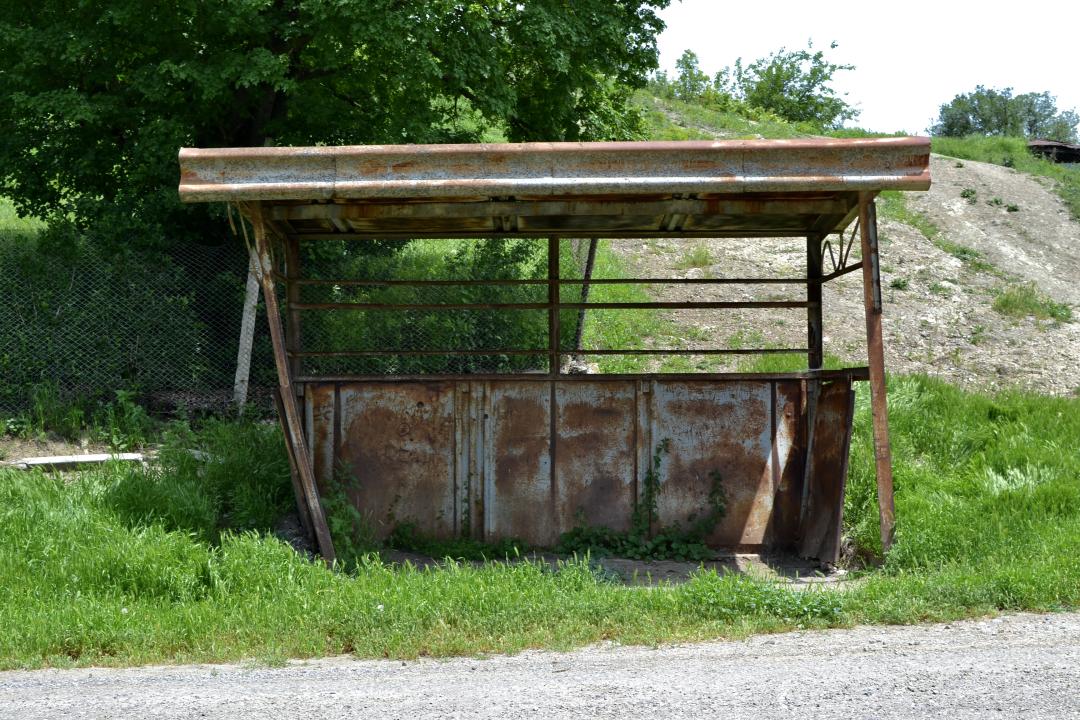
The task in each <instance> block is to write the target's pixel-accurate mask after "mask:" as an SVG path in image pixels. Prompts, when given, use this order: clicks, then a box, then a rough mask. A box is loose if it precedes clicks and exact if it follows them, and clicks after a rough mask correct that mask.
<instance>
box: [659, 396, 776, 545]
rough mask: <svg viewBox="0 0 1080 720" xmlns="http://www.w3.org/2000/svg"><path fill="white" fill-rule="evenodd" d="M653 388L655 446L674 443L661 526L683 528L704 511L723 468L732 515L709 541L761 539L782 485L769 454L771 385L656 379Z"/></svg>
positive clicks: (664, 467) (666, 462)
mask: <svg viewBox="0 0 1080 720" xmlns="http://www.w3.org/2000/svg"><path fill="white" fill-rule="evenodd" d="M652 393H653V401H652V409H653V416H652V418H651V424H652V436H653V445H654V446H656V445H659V444H660V443H661V442H663V441H664V440H668V442H669V452H668V454H667V455H666V456H665V457H664V458H663V459H662V462H661V465H660V485H661V489H660V492H659V495H658V499H657V520H658V522H659V524H660V525H661V526H668V525H683V526H685V525H686V524H687V523H688V522H689V521H691V520H692V518H694V517H697V516H700V514H701V512H702V509H703V508H704V507H705V501H706V500H707V498H708V495H709V490H710V488H711V485H712V479H711V475H712V473H714V472H719V473H720V477H721V478H722V482H723V485H724V490H725V493H726V495H727V513H726V514H725V516H724V518H723V519H722V520H721V522H720V524H719V526H718V527H717V528H716V530H715V531H714V533H713V535H712V537H710V538H708V540H709V541H710V542H711V543H714V544H717V545H726V546H743V545H758V544H760V543H761V542H762V540H763V538H764V537H765V529H766V527H767V526H768V519H769V515H770V513H771V511H772V496H773V492H774V489H775V484H776V483H775V481H774V478H773V475H774V473H773V467H774V466H773V464H772V463H771V458H770V455H771V449H772V437H771V434H772V433H771V429H772V417H773V407H772V405H773V399H772V384H771V383H760V382H759V383H755V382H737V383H720V384H716V383H695V382H678V383H671V382H664V381H656V382H654V383H653V388H652ZM642 472H643V474H644V470H643V471H642Z"/></svg>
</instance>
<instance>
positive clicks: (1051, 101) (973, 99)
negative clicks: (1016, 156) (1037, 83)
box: [930, 85, 1080, 143]
mask: <svg viewBox="0 0 1080 720" xmlns="http://www.w3.org/2000/svg"><path fill="white" fill-rule="evenodd" d="M1078 123H1080V116H1078V115H1077V114H1076V112H1075V111H1073V110H1064V111H1061V110H1058V107H1057V99H1056V98H1055V97H1054V96H1053V95H1051V94H1050V93H1049V92H1041V93H1033V92H1032V93H1024V94H1022V95H1015V96H1014V95H1013V91H1012V88H1004V89H1002V90H996V89H994V88H986V87H983V86H982V85H978V86H976V88H975V90H974V91H973V92H970V93H962V94H960V95H957V96H956V97H954V98H953V99H952V101H950V102H948V103H946V104H944V105H942V106H941V109H940V111H939V112H938V118H937V122H935V123H934V125H933V126H932V127H931V128H930V132H931V134H932V135H938V136H946V137H963V136H965V135H997V136H1003V137H1010V136H1011V137H1018V136H1022V137H1026V138H1029V139H1032V140H1034V139H1042V140H1057V141H1059V142H1066V143H1073V142H1076V140H1077V135H1076V128H1077V124H1078Z"/></svg>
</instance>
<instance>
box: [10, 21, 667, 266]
mask: <svg viewBox="0 0 1080 720" xmlns="http://www.w3.org/2000/svg"><path fill="white" fill-rule="evenodd" d="M666 5H667V0H616V1H615V2H612V1H611V0H577V1H576V2H574V3H573V4H572V5H568V4H567V3H565V2H563V0H530V2H526V3H512V2H495V3H486V4H477V3H472V4H463V3H458V2H451V1H450V0H436V1H434V2H429V3H425V4H424V5H423V10H422V12H421V11H420V10H419V8H418V7H417V6H415V5H414V4H410V3H400V2H397V1H396V0H345V1H338V0H305V1H304V2H300V1H299V0H288V1H286V2H280V3H265V2H250V1H245V2H235V3H197V2H180V3H177V2H164V1H163V0H149V1H148V2H144V1H142V0H140V1H139V2H133V1H132V0H109V1H108V2H103V3H87V4H82V5H78V6H72V5H71V3H68V2H61V1H59V0H43V1H41V2H28V1H27V0H11V1H10V2H6V3H4V4H3V5H0V39H2V44H3V46H4V49H5V52H4V53H3V54H2V55H0V126H2V127H3V128H4V133H3V136H2V137H0V167H3V171H0V194H3V195H8V196H10V197H12V198H14V200H15V201H16V206H17V208H18V209H19V211H20V213H22V214H33V215H36V216H40V217H50V218H57V217H71V218H73V219H74V220H75V221H76V222H77V223H79V224H80V226H86V225H89V224H93V225H94V226H95V227H96V228H97V229H98V231H99V232H100V233H102V234H103V235H107V236H108V238H111V240H112V242H114V243H119V242H120V239H125V240H126V241H127V243H135V244H140V245H146V244H149V245H152V246H161V245H168V244H171V243H175V242H177V241H179V240H180V239H182V238H192V237H196V238H204V239H205V238H209V237H212V236H215V235H220V233H221V227H222V226H221V222H220V218H219V217H217V218H215V217H213V213H215V212H216V213H219V212H220V210H210V209H208V208H206V207H201V206H200V207H186V208H185V207H182V206H181V205H180V204H179V202H178V200H177V197H176V151H177V149H178V148H180V147H185V146H197V147H220V146H261V145H265V144H274V145H314V144H322V143H326V144H360V143H403V142H443V141H460V140H478V139H480V138H482V137H485V136H490V135H491V134H492V132H494V133H495V134H500V135H505V136H506V137H508V138H509V139H510V140H513V141H518V140H529V139H533V140H584V139H618V138H624V137H632V136H634V135H635V134H636V132H637V129H636V124H635V121H634V119H633V117H631V115H632V113H628V112H627V100H628V98H629V93H630V88H632V87H634V86H639V85H641V84H643V82H644V77H645V73H646V72H648V71H649V70H651V69H653V68H654V67H655V66H656V55H657V49H656V36H657V34H658V33H659V31H660V30H661V29H662V27H663V23H662V21H661V20H660V19H659V17H658V16H657V14H656V11H657V10H658V9H661V8H663V7H665V6H666ZM148 18H149V19H152V21H148Z"/></svg>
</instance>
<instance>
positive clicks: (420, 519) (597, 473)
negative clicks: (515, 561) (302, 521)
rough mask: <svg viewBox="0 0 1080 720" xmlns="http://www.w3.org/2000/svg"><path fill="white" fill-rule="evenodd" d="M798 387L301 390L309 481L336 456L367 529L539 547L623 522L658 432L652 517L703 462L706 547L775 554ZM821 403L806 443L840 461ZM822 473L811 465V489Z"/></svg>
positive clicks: (678, 511) (792, 538)
mask: <svg viewBox="0 0 1080 720" xmlns="http://www.w3.org/2000/svg"><path fill="white" fill-rule="evenodd" d="M335 387H336V392H335ZM825 387H827V388H832V387H848V388H850V382H849V381H847V380H844V381H839V382H836V383H828V384H826V385H825ZM830 392H831V393H834V392H835V391H832V390H830ZM804 394H805V393H804V391H803V387H802V381H800V380H796V379H763V380H737V381H736V380H721V381H718V380H693V379H678V380H676V379H657V378H624V379H612V378H605V379H597V380H595V381H589V380H582V379H580V378H576V379H574V380H572V381H556V383H555V386H554V394H553V393H552V383H551V381H550V380H546V379H482V380H466V379H457V380H454V381H436V380H432V381H427V382H420V381H409V382H400V383H395V382H386V381H381V382H357V383H348V382H345V383H340V384H337V385H336V386H335V384H334V383H310V384H308V385H307V386H306V392H305V397H306V417H307V423H308V426H307V427H308V433H309V435H308V436H309V438H310V440H311V442H312V447H313V458H314V460H313V462H314V464H315V471H316V475H317V477H318V478H319V480H320V483H323V484H324V487H325V483H326V481H327V480H328V479H329V477H330V476H331V474H332V472H333V468H334V466H335V463H341V464H342V466H343V467H344V468H346V469H347V471H348V472H349V473H351V474H352V476H353V479H352V481H351V483H350V487H349V495H350V498H351V499H352V500H353V502H355V503H356V505H357V507H359V508H360V509H361V510H362V511H363V512H364V514H365V515H366V516H367V517H368V518H369V519H370V520H371V522H372V523H373V525H374V526H375V528H376V530H377V533H378V534H379V535H385V534H386V533H388V532H389V531H390V530H391V529H392V528H393V526H394V524H396V523H399V522H406V521H409V522H415V523H416V524H417V525H418V526H419V527H420V528H421V530H422V531H423V532H425V533H428V534H430V535H433V536H437V537H444V538H449V537H454V536H458V535H461V534H465V535H469V536H472V537H476V538H483V539H487V540H497V539H500V538H506V537H515V538H520V539H522V540H525V541H526V542H528V543H530V544H532V545H536V546H541V547H543V546H551V545H553V544H554V543H555V542H557V540H558V537H559V535H560V534H561V533H563V532H566V531H567V530H570V529H572V528H573V527H575V526H576V525H578V524H580V523H581V521H582V520H583V519H584V522H585V523H586V524H588V525H592V526H606V527H610V528H614V529H625V528H627V527H629V523H630V518H631V515H632V513H633V509H634V506H635V501H636V498H638V497H639V495H640V493H641V489H642V480H643V478H644V475H645V473H646V471H647V469H648V467H649V465H650V463H651V459H652V454H653V452H654V450H655V448H656V445H657V444H658V443H659V442H661V441H662V440H664V439H665V438H666V439H668V440H669V441H670V449H669V453H668V454H667V455H666V456H665V457H664V458H663V461H662V464H661V469H660V483H661V490H660V493H659V495H658V498H657V509H658V526H659V525H673V524H685V523H686V522H687V521H688V519H689V518H690V517H691V516H698V515H700V513H702V512H703V510H704V509H705V506H706V501H707V498H708V494H709V489H710V486H711V479H710V473H711V472H712V471H713V470H717V471H719V472H720V474H721V477H722V479H723V483H724V488H725V491H726V493H727V496H728V512H727V516H726V517H725V518H724V519H723V521H722V522H721V523H720V525H719V526H718V528H717V530H716V532H714V533H713V535H712V536H711V537H710V538H708V541H709V543H710V544H712V545H715V546H718V547H733V548H737V547H744V548H772V547H777V548H781V547H791V546H794V545H796V544H797V543H798V541H799V539H800V529H801V528H800V509H801V501H802V484H803V475H804V473H803V468H804V466H805V462H806V458H805V455H806V448H807V427H806V402H805V398H804ZM844 397H848V396H844ZM553 398H554V403H555V405H554V407H555V417H554V418H553V417H552V414H551V409H552V399H553ZM841 399H843V398H841ZM837 402H839V401H838V400H836V399H834V397H833V395H832V394H828V395H824V396H823V401H822V403H820V406H821V407H823V408H824V409H823V410H822V411H820V412H819V413H818V416H817V417H818V423H819V432H818V436H817V441H816V442H817V445H816V447H818V448H819V450H818V451H816V452H821V453H825V454H826V455H827V456H828V457H834V456H837V454H838V453H840V454H843V455H844V456H845V457H846V448H847V446H846V444H844V442H846V441H844V442H841V443H839V444H838V443H836V442H833V441H832V439H830V438H839V439H840V440H843V439H844V438H845V437H846V435H845V433H844V432H843V428H844V427H846V425H845V423H847V422H850V414H848V415H847V416H845V415H844V414H843V413H840V414H839V415H838V414H837V412H839V410H840V408H839V407H837V408H835V409H834V407H833V406H834V405H836V403H837ZM833 425H835V429H833ZM823 427H824V429H822V428H823ZM553 428H554V430H555V439H554V443H553V442H552V430H553ZM553 458H554V460H553ZM553 462H554V472H553V465H552V463H553ZM823 472H824V470H822V468H821V467H819V466H818V465H815V466H814V472H813V473H811V477H812V478H813V481H814V482H816V483H818V484H819V485H820V483H821V482H822V481H821V479H820V478H821V476H822V473H823ZM833 489H834V490H835V489H836V488H833ZM842 491H843V488H842V486H841V487H840V488H839V492H840V493H841V496H842ZM810 496H811V497H812V502H813V503H814V509H813V510H812V514H820V513H824V514H825V515H827V516H828V518H830V519H829V521H828V522H827V523H825V526H824V527H825V531H831V528H833V527H837V526H835V522H838V520H837V519H836V518H837V517H838V516H837V515H836V507H837V506H836V502H835V501H834V500H831V499H830V497H832V496H828V497H827V496H826V494H825V493H824V491H823V490H822V489H821V488H820V487H819V488H818V489H817V490H816V491H815V492H813V493H810ZM815 532H818V534H819V535H820V531H817V530H815ZM817 536H818V535H815V537H817ZM803 547H805V544H804V546H803ZM815 556H816V555H815Z"/></svg>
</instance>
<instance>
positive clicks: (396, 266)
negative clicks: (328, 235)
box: [304, 239, 580, 374]
mask: <svg viewBox="0 0 1080 720" xmlns="http://www.w3.org/2000/svg"><path fill="white" fill-rule="evenodd" d="M337 250H338V249H337V248H327V247H326V243H320V244H319V245H318V246H314V247H311V248H310V254H311V256H310V257H308V258H305V261H306V267H308V268H310V272H311V274H312V275H313V276H315V277H319V276H321V275H325V276H326V277H330V278H342V277H345V278H350V279H366V280H382V279H386V278H396V279H413V280H431V279H438V280H517V279H534V280H536V279H543V278H546V277H547V243H546V241H537V240H533V239H493V240H424V241H413V242H411V243H409V244H408V246H407V247H405V248H403V249H401V250H399V251H397V252H394V253H385V254H380V255H377V256H374V255H371V254H362V253H349V254H338V252H337ZM320 253H326V255H320ZM561 254H562V255H563V256H564V257H563V261H564V263H565V264H566V265H567V267H566V269H565V271H564V272H565V274H568V275H575V274H577V273H578V271H577V269H576V268H574V267H572V266H571V265H572V262H571V260H572V258H570V256H569V243H568V242H564V243H563V247H562V253H561ZM577 276H578V277H580V274H577ZM437 290H438V294H437V295H433V294H432V292H431V290H430V288H413V287H406V286H400V285H390V286H386V285H382V286H379V285H360V286H348V285H346V286H341V285H332V286H325V285H324V286H315V287H308V288H305V291H306V295H305V298H304V299H305V300H306V301H310V302H332V303H353V302H355V303H371V304H379V303H386V304H400V303H435V304H453V303H543V302H546V300H547V288H546V287H545V286H543V285H499V286H470V285H452V286H440V287H439V288H437ZM574 291H576V288H573V287H567V288H564V289H563V292H564V293H571V292H574ZM575 322H576V315H575V314H574V313H572V312H569V311H568V312H566V313H564V315H563V317H562V323H561V330H562V335H561V342H562V343H563V346H564V347H567V346H568V345H569V343H570V342H571V340H572V338H573V333H574V328H575ZM304 335H305V346H306V347H307V348H308V349H310V350H316V351H350V350H406V351H407V350H415V349H425V350H447V351H453V350H484V349H492V350H536V351H537V354H536V355H505V354H499V353H497V352H495V353H491V354H489V355H474V356H462V355H458V356H452V355H451V354H449V352H448V354H447V355H433V356H408V355H394V356H388V357H374V358H359V359H358V358H317V359H312V360H309V361H307V362H306V365H305V367H306V368H308V369H312V370H318V371H319V372H322V373H325V374H341V373H361V374H363V373H397V374H401V373H431V372H493V371H497V372H511V371H515V370H535V369H538V368H543V367H545V365H544V364H545V362H546V358H545V355H544V353H545V352H546V348H547V344H548V317H547V311H546V310H521V311H513V312H508V311H506V310H471V311H452V312H451V311H446V310H410V311H385V310H330V311H325V312H320V313H318V314H312V315H311V316H309V317H308V318H306V319H305V323H304Z"/></svg>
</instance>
